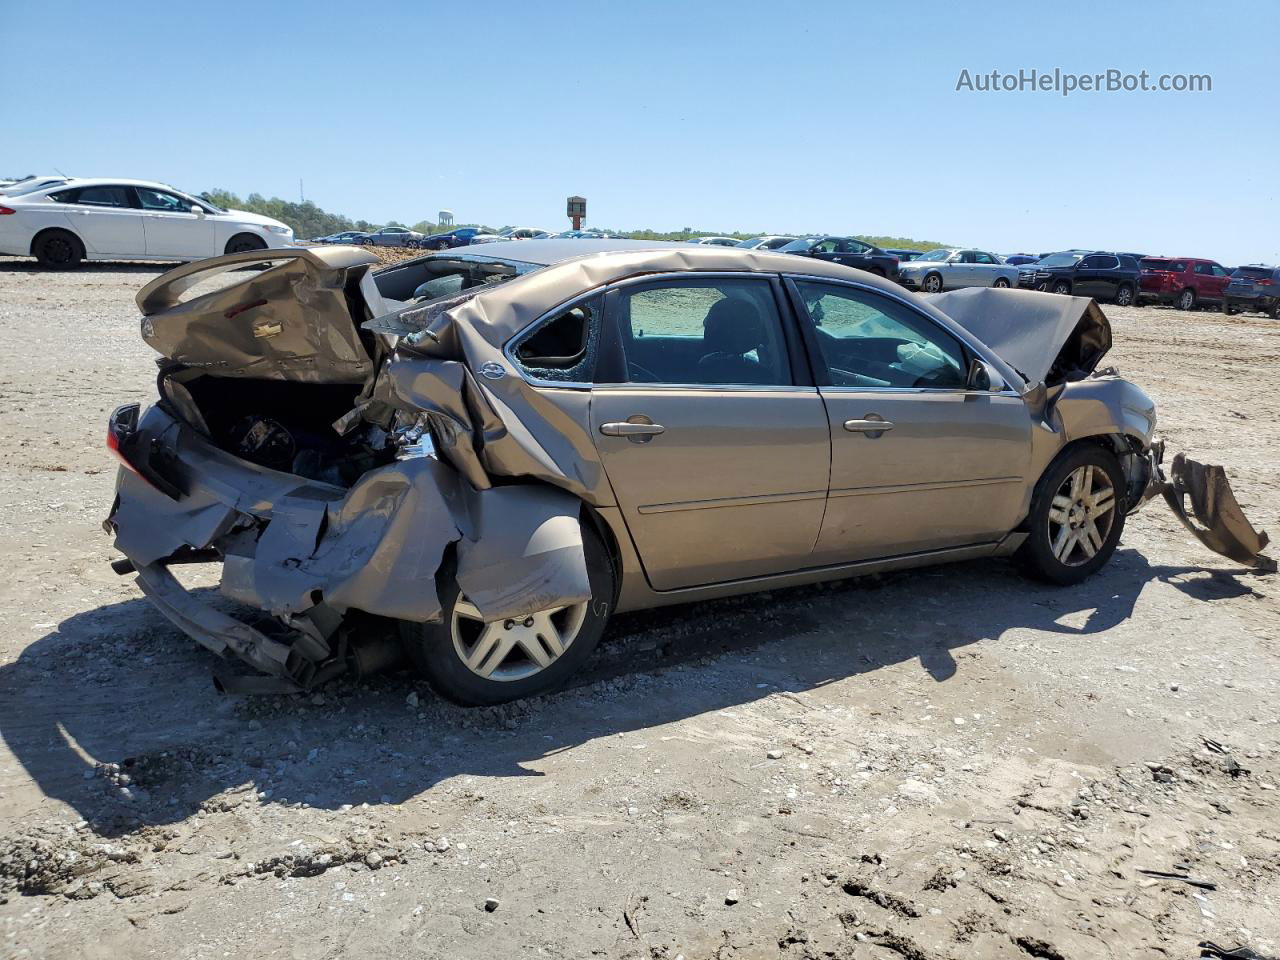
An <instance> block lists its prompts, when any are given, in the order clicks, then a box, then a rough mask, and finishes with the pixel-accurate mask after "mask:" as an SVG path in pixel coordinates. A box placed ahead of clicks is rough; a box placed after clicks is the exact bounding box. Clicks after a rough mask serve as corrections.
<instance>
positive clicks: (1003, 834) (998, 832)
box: [991, 830, 1009, 843]
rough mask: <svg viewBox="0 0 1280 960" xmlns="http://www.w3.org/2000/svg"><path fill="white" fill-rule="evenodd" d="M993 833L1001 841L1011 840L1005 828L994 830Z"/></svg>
mask: <svg viewBox="0 0 1280 960" xmlns="http://www.w3.org/2000/svg"><path fill="white" fill-rule="evenodd" d="M991 835H992V836H993V837H995V838H996V839H997V840H999V841H1000V842H1001V843H1008V842H1009V834H1008V832H1006V831H1004V830H992V831H991Z"/></svg>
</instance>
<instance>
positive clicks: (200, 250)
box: [136, 187, 222, 259]
mask: <svg viewBox="0 0 1280 960" xmlns="http://www.w3.org/2000/svg"><path fill="white" fill-rule="evenodd" d="M136 190H137V194H138V202H139V203H140V204H141V206H142V218H143V219H142V223H143V227H144V229H145V230H146V235H147V256H149V257H175V258H176V257H191V258H192V259H196V258H201V257H212V256H215V255H217V254H219V253H222V251H221V250H215V249H214V245H215V233H216V231H217V228H216V227H215V226H214V223H213V220H211V219H210V218H209V217H208V216H207V215H205V214H203V213H194V212H193V209H194V208H193V207H192V204H191V201H189V200H186V199H184V198H182V197H179V196H177V195H176V194H172V193H169V192H168V191H165V190H153V189H151V188H150V187H137V188H136Z"/></svg>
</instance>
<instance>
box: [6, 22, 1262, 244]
mask: <svg viewBox="0 0 1280 960" xmlns="http://www.w3.org/2000/svg"><path fill="white" fill-rule="evenodd" d="M2 9H3V13H2V14H0V23H3V25H4V29H3V32H4V35H5V37H6V42H5V55H4V58H3V60H0V90H3V91H5V94H4V96H3V98H2V99H0V130H2V131H3V135H2V136H0V175H21V174H26V173H32V172H35V173H48V172H52V171H54V170H55V168H56V169H61V170H63V171H66V172H68V173H74V174H80V175H90V176H108V175H114V176H134V177H143V178H154V179H157V180H162V181H166V182H169V183H173V184H175V185H178V186H181V187H183V188H185V189H188V190H193V191H200V190H205V189H208V188H211V187H223V188H226V189H228V190H232V191H233V192H236V193H239V194H241V195H244V194H248V193H250V192H258V193H262V194H265V195H268V196H271V195H278V196H282V197H286V198H290V199H296V198H297V196H298V181H299V179H300V178H301V179H302V180H303V182H304V184H305V191H306V196H307V198H308V199H311V200H313V201H315V202H316V203H318V204H319V205H320V206H322V207H324V208H326V209H329V210H333V211H335V212H339V213H345V214H347V215H349V216H352V217H364V218H366V219H369V220H374V221H383V220H387V219H392V218H394V219H398V220H401V221H405V222H409V223H412V222H414V221H417V220H419V219H423V218H432V219H433V218H434V215H435V213H436V211H437V210H439V209H441V208H449V209H452V210H453V211H455V213H456V214H457V216H458V219H459V221H460V222H461V221H479V222H484V223H489V224H494V225H501V224H530V225H537V226H548V227H563V226H565V225H566V223H565V218H564V198H565V197H566V196H567V195H569V194H571V193H577V194H582V195H583V196H585V197H587V198H588V203H589V208H588V209H589V213H590V217H589V221H590V222H591V223H593V224H596V225H602V226H614V227H619V228H641V227H653V228H655V229H679V228H681V227H684V226H693V227H695V228H697V229H701V230H717V231H718V230H725V231H728V230H754V229H764V230H771V231H778V232H800V231H806V232H809V231H829V232H834V233H846V232H847V233H863V234H892V235H899V236H909V237H915V238H919V239H935V240H941V241H946V242H952V243H963V244H972V245H975V246H981V247H986V248H990V249H994V250H997V251H999V252H1003V253H1010V252H1014V251H1022V250H1029V251H1033V252H1035V251H1040V250H1049V249H1054V248H1063V247H1074V246H1085V247H1088V246H1096V247H1109V248H1113V249H1124V250H1137V251H1140V252H1147V253H1168V254H1181V255H1203V256H1209V257H1215V258H1218V259H1220V260H1222V261H1224V262H1226V263H1228V264H1234V263H1238V262H1245V261H1257V260H1265V261H1269V262H1277V261H1280V230H1278V229H1277V225H1280V206H1278V204H1277V189H1276V179H1277V157H1280V128H1278V127H1277V125H1276V124H1275V122H1274V116H1275V111H1276V105H1277V102H1278V99H1277V95H1278V94H1280V90H1278V89H1277V87H1278V86H1280V79H1278V77H1280V72H1278V71H1277V70H1276V67H1275V62H1274V60H1269V59H1268V56H1267V53H1268V50H1269V49H1273V40H1274V37H1275V36H1277V35H1280V4H1275V3H1271V2H1262V0H1259V2H1255V3H1239V4H1229V3H1224V4H1213V5H1210V4H1208V3H1173V2H1169V3H1159V4H1156V3H1133V4H1124V5H1121V4H1103V3H1098V4H1096V5H1095V4H1092V3H1088V2H1081V0H1075V2H1071V3H1066V4H1052V5H1050V4H1039V3H1034V2H1025V3H1018V4H984V5H981V6H977V5H963V4H959V3H955V2H950V3H934V2H930V0H921V2H915V3H911V4H909V5H902V6H899V5H891V4H886V3H875V4H858V3H853V2H833V3H823V2H809V3H782V2H779V0H768V2H753V0H734V2H718V0H704V2H700V3H691V2H688V0H685V2H682V3H665V2H656V0H655V2H645V3H599V2H597V3H569V2H565V3H554V2H549V3H539V4H533V3H528V2H507V0H487V2H485V3H484V4H471V3H448V4H446V3H396V2H386V3H382V4H377V5H368V6H365V5H361V4H357V3H352V2H350V0H347V2H342V3H329V2H325V0H312V2H309V3H307V4H305V5H304V4H288V3H262V2H256V3H240V2H236V0H220V2H218V3H207V2H190V3H183V4H177V5H175V4H173V3H163V4H161V3H146V2H140V3H125V4H102V3H100V2H92V3H82V2H79V0H65V2H63V3H60V4H58V5H57V6H56V9H55V8H52V7H50V6H49V5H48V4H47V3H41V4H33V3H27V2H23V0H5V2H4V4H3V8H2ZM1255 39H1256V41H1257V42H1256V43H1255V42H1253V41H1254V40H1255ZM1055 67H1056V68H1060V69H1062V70H1064V71H1069V72H1074V73H1080V74H1084V73H1093V72H1100V71H1105V70H1107V69H1109V68H1114V69H1117V70H1120V71H1123V72H1126V73H1137V72H1139V71H1141V70H1147V71H1149V72H1150V73H1151V74H1152V76H1153V77H1154V76H1158V75H1159V74H1161V73H1182V74H1191V73H1197V74H1199V73H1207V74H1210V75H1211V76H1212V78H1213V90H1212V92H1209V93H1139V92H1134V93H1123V92H1118V93H1105V92H1103V93H1086V92H1077V93H1075V94H1073V95H1072V96H1069V97H1063V96H1061V95H1060V94H1057V93H1043V92H1014V93H1003V92H1001V93H976V92H957V91H956V89H955V88H956V83H957V79H958V78H959V76H960V72H961V70H962V69H968V70H969V71H970V72H971V74H978V73H986V72H989V71H991V70H1000V71H1002V72H1006V73H1016V72H1017V71H1018V70H1019V69H1020V68H1025V69H1028V70H1029V69H1031V68H1037V69H1040V70H1042V71H1044V70H1048V71H1052V70H1053V69H1054V68H1055Z"/></svg>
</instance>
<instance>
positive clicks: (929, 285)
mask: <svg viewBox="0 0 1280 960" xmlns="http://www.w3.org/2000/svg"><path fill="white" fill-rule="evenodd" d="M924 288H925V290H926V291H927V292H928V293H941V292H942V278H941V277H940V276H938V275H937V274H934V275H932V276H929V277H925V278H924Z"/></svg>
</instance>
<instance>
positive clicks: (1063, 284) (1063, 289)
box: [1053, 280, 1071, 296]
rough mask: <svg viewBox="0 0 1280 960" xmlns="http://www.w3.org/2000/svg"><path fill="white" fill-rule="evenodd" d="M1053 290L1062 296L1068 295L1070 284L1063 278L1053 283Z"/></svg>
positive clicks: (1069, 293)
mask: <svg viewBox="0 0 1280 960" xmlns="http://www.w3.org/2000/svg"><path fill="white" fill-rule="evenodd" d="M1053 292H1054V293H1056V294H1060V295H1063V296H1070V295H1071V284H1069V283H1067V281H1065V280H1059V281H1058V282H1057V283H1055V284H1054V285H1053Z"/></svg>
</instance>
